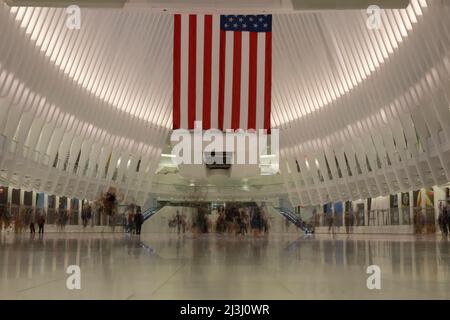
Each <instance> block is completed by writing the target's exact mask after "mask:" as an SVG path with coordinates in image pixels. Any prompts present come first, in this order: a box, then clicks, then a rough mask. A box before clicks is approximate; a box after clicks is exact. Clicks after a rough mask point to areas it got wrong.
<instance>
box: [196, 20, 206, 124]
mask: <svg viewBox="0 0 450 320" xmlns="http://www.w3.org/2000/svg"><path fill="white" fill-rule="evenodd" d="M204 33H205V16H204V15H202V14H199V15H197V63H196V69H197V70H196V78H197V79H196V81H197V84H196V89H195V90H196V97H195V119H196V120H197V121H203V63H204V59H203V48H204V39H205V38H204Z"/></svg>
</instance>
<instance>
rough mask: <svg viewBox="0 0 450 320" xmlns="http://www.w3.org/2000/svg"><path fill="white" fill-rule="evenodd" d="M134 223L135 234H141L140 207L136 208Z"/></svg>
mask: <svg viewBox="0 0 450 320" xmlns="http://www.w3.org/2000/svg"><path fill="white" fill-rule="evenodd" d="M134 223H135V225H136V234H141V227H142V224H143V223H144V216H143V215H142V213H141V207H137V208H136V215H135V216H134Z"/></svg>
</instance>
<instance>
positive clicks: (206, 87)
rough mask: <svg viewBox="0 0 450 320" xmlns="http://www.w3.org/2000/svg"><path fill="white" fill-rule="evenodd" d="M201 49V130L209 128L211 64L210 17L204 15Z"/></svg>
mask: <svg viewBox="0 0 450 320" xmlns="http://www.w3.org/2000/svg"><path fill="white" fill-rule="evenodd" d="M204 42H205V44H204V47H203V59H204V64H203V117H202V118H203V129H204V130H208V129H210V128H211V67H212V66H211V63H212V16H211V15H205V39H204Z"/></svg>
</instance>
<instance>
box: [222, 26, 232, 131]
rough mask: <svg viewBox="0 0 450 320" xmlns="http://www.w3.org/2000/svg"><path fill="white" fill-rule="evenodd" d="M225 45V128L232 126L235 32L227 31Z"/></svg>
mask: <svg viewBox="0 0 450 320" xmlns="http://www.w3.org/2000/svg"><path fill="white" fill-rule="evenodd" d="M225 34H226V41H225V42H226V45H225V47H226V48H225V99H224V112H223V128H224V129H229V128H231V112H232V108H231V101H232V95H233V47H234V46H233V40H234V33H233V32H226V33H225Z"/></svg>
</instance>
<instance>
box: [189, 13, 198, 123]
mask: <svg viewBox="0 0 450 320" xmlns="http://www.w3.org/2000/svg"><path fill="white" fill-rule="evenodd" d="M188 60H189V65H188V73H189V75H188V128H189V129H194V122H195V95H196V78H197V72H196V71H197V64H196V62H197V15H195V14H191V15H189V56H188Z"/></svg>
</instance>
